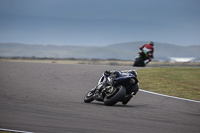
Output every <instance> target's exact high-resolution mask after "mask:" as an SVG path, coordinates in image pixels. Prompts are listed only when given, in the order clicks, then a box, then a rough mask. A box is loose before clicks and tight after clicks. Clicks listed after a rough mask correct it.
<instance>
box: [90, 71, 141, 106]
mask: <svg viewBox="0 0 200 133" xmlns="http://www.w3.org/2000/svg"><path fill="white" fill-rule="evenodd" d="M104 75H105V76H106V77H109V76H110V78H111V81H109V82H107V83H104V84H110V85H115V79H116V78H118V77H123V76H134V77H135V78H137V72H136V71H135V70H123V71H117V70H111V71H108V70H106V71H105V72H104ZM97 86H98V85H97ZM97 86H96V87H97ZM96 87H95V88H94V90H95V89H96ZM138 90H139V83H138V81H137V83H136V85H135V86H133V87H132V89H131V92H132V93H131V94H129V95H127V96H126V98H125V100H124V101H122V103H123V104H126V103H128V101H129V100H130V99H131V98H132V97H133V95H136V93H137V92H138Z"/></svg>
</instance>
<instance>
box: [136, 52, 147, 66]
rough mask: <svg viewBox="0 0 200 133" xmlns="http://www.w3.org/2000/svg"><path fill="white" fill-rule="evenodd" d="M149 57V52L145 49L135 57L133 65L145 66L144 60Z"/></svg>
mask: <svg viewBox="0 0 200 133" xmlns="http://www.w3.org/2000/svg"><path fill="white" fill-rule="evenodd" d="M146 59H148V58H147V53H145V52H144V51H141V52H140V53H139V56H138V57H136V58H135V61H134V63H133V66H137V67H145V66H146V64H145V63H144V61H145V60H146Z"/></svg>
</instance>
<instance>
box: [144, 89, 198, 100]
mask: <svg viewBox="0 0 200 133" xmlns="http://www.w3.org/2000/svg"><path fill="white" fill-rule="evenodd" d="M140 91H142V92H146V93H150V94H154V95H159V96H163V97H170V98H175V99H180V100H185V101H190V102H196V103H200V101H196V100H190V99H185V98H180V97H174V96H169V95H164V94H159V93H155V92H151V91H146V90H142V89H140Z"/></svg>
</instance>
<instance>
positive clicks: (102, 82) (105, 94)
mask: <svg viewBox="0 0 200 133" xmlns="http://www.w3.org/2000/svg"><path fill="white" fill-rule="evenodd" d="M119 73H120V75H121V76H119V77H117V78H116V79H115V80H114V81H112V74H111V75H110V76H108V77H107V76H105V74H104V73H103V74H102V77H101V78H100V79H99V82H98V85H97V86H96V87H95V88H93V89H91V90H90V91H89V92H88V93H87V94H86V95H85V97H84V102H85V103H90V102H92V101H93V100H96V101H100V102H104V104H105V105H108V106H113V105H115V104H116V103H117V102H122V104H124V105H126V104H127V103H128V102H129V101H130V99H131V98H132V97H133V96H132V95H133V94H134V93H136V92H137V91H138V80H137V78H136V77H135V76H134V75H132V74H131V73H129V74H128V73H126V75H125V73H121V72H120V71H119ZM123 74H124V75H125V76H124V75H123ZM135 86H137V87H135Z"/></svg>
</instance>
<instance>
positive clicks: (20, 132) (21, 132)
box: [0, 128, 33, 133]
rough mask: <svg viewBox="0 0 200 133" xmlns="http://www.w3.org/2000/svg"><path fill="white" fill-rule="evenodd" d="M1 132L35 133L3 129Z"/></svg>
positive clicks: (0, 129)
mask: <svg viewBox="0 0 200 133" xmlns="http://www.w3.org/2000/svg"><path fill="white" fill-rule="evenodd" d="M0 131H7V132H16V133H33V132H27V131H19V130H10V129H3V128H0Z"/></svg>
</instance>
